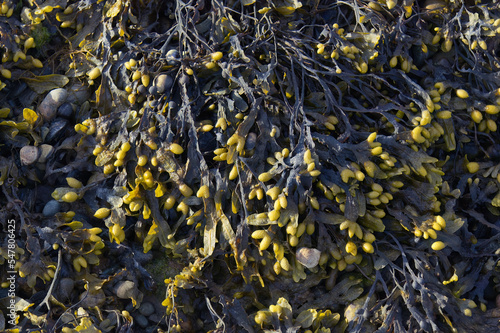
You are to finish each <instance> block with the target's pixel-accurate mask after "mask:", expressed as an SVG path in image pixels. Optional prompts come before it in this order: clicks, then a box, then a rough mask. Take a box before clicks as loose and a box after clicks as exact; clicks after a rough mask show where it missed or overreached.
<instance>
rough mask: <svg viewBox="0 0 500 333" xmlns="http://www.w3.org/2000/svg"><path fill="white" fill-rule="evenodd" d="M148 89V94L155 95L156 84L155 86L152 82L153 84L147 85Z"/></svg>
mask: <svg viewBox="0 0 500 333" xmlns="http://www.w3.org/2000/svg"><path fill="white" fill-rule="evenodd" d="M148 91H149V94H150V95H156V93H157V92H158V91H157V90H156V86H155V85H154V84H153V85H151V86H149V90H148Z"/></svg>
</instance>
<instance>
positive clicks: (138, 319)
mask: <svg viewBox="0 0 500 333" xmlns="http://www.w3.org/2000/svg"><path fill="white" fill-rule="evenodd" d="M134 319H135V321H136V323H137V324H138V325H139V326H141V327H143V328H144V327H146V326H148V318H146V317H144V316H143V315H141V314H140V315H137V316H135V318H134Z"/></svg>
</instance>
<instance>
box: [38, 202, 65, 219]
mask: <svg viewBox="0 0 500 333" xmlns="http://www.w3.org/2000/svg"><path fill="white" fill-rule="evenodd" d="M60 211H61V204H60V203H59V202H58V201H57V200H50V201H49V202H47V203H46V204H45V206H44V207H43V211H42V214H43V216H54V215H55V214H57V213H59V212H60Z"/></svg>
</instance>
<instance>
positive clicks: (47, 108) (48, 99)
mask: <svg viewBox="0 0 500 333" xmlns="http://www.w3.org/2000/svg"><path fill="white" fill-rule="evenodd" d="M67 97H68V92H67V91H66V89H63V88H57V89H54V90H51V91H50V92H49V93H48V94H47V96H45V98H44V99H43V101H42V103H40V105H39V106H38V112H39V113H41V114H42V116H43V117H44V118H45V120H52V119H53V118H54V117H55V116H56V112H57V108H58V107H59V106H61V104H63V103H64V102H65V101H66V98H67Z"/></svg>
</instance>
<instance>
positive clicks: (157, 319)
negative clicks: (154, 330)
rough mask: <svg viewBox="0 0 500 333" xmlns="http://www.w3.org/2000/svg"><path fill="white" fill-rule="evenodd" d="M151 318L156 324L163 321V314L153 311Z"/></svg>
mask: <svg viewBox="0 0 500 333" xmlns="http://www.w3.org/2000/svg"><path fill="white" fill-rule="evenodd" d="M149 320H151V322H153V323H155V324H160V323H162V322H163V316H162V315H160V314H158V313H153V314H152V315H151V316H149Z"/></svg>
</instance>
